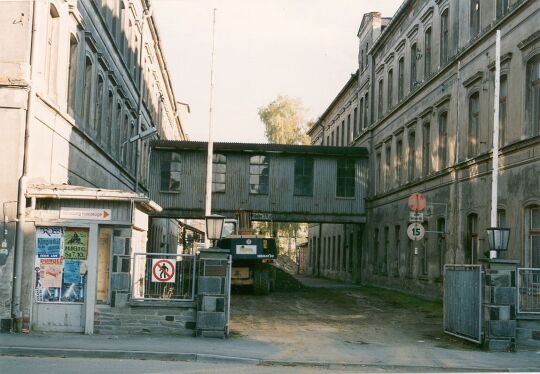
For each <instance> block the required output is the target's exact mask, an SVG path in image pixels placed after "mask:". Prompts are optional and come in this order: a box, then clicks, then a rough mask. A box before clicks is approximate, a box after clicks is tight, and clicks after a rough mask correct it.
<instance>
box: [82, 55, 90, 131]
mask: <svg viewBox="0 0 540 374" xmlns="http://www.w3.org/2000/svg"><path fill="white" fill-rule="evenodd" d="M91 104H92V60H90V57H86V60H85V64H84V93H83V123H84V126H86V127H89V126H90V105H91Z"/></svg>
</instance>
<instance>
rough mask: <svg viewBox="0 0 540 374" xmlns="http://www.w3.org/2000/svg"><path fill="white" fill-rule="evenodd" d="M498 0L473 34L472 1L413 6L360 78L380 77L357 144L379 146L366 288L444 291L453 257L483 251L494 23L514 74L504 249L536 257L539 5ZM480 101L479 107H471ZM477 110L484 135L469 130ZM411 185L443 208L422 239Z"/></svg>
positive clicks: (391, 27)
mask: <svg viewBox="0 0 540 374" xmlns="http://www.w3.org/2000/svg"><path fill="white" fill-rule="evenodd" d="M495 3H496V2H480V6H479V8H478V9H479V12H480V17H479V19H480V21H479V22H480V23H479V27H478V31H477V35H475V34H476V33H475V32H474V30H473V29H471V27H473V28H474V25H471V23H470V22H469V21H470V19H471V18H470V17H472V15H471V8H470V6H471V2H468V1H461V2H457V1H456V2H453V1H452V2H446V1H428V0H426V1H421V2H413V1H405V2H404V3H403V4H402V6H401V7H400V9H399V10H398V12H397V13H396V15H395V16H394V18H393V19H392V21H391V22H390V23H388V24H387V25H386V26H385V30H384V31H383V33H382V35H381V36H380V37H379V38H378V39H377V40H376V42H375V43H374V44H372V47H370V50H369V57H368V62H369V63H371V68H370V69H369V70H366V73H365V74H367V76H368V78H363V76H362V74H360V76H359V82H361V81H362V80H363V79H364V80H365V79H369V81H370V82H371V84H370V88H369V91H368V94H369V102H370V107H371V109H372V111H371V113H370V116H368V117H369V120H368V123H367V126H366V125H361V126H360V127H361V128H362V127H365V131H363V132H361V133H360V135H359V137H357V138H356V140H355V145H358V146H362V147H366V148H368V149H370V182H369V198H368V202H367V204H368V210H367V214H368V216H367V228H366V235H365V238H364V244H365V250H364V255H363V256H362V258H363V274H362V275H363V281H365V282H367V283H373V284H377V285H381V286H385V287H391V288H397V289H402V290H405V291H408V292H412V293H416V294H421V295H425V296H428V297H433V298H436V297H440V294H441V276H442V266H443V265H444V264H445V263H471V262H472V263H476V262H477V261H478V260H479V259H480V258H483V257H485V255H484V253H485V252H486V251H487V250H488V246H487V238H486V234H485V232H486V231H485V229H486V228H487V227H489V226H490V222H489V214H490V203H491V200H490V199H491V153H490V152H491V147H492V146H491V143H492V128H493V95H494V93H493V92H494V78H493V75H494V56H495V47H494V42H495V30H496V29H500V30H501V38H502V43H501V56H502V59H501V75H502V76H503V77H506V79H507V80H506V82H507V88H506V92H505V94H504V95H503V96H504V102H503V103H502V104H501V105H503V106H504V107H505V113H506V120H505V122H504V123H506V126H505V127H504V128H505V130H504V134H503V137H504V140H503V141H502V143H501V149H500V172H499V192H498V195H499V201H498V205H499V208H498V209H499V217H500V225H501V226H505V225H507V226H508V227H510V228H511V235H510V245H509V251H508V253H505V254H502V256H504V257H507V258H513V259H517V260H520V261H521V264H522V265H524V266H530V264H531V261H532V257H531V255H532V253H531V251H532V249H530V248H528V245H529V246H530V244H527V243H530V240H531V237H530V231H529V229H528V227H530V224H531V223H530V218H527V217H530V216H529V215H530V214H532V210H531V209H536V208H535V207H537V206H538V204H539V201H540V194H539V191H540V177H539V176H538V168H539V165H540V159H539V158H538V153H537V152H538V147H539V146H540V143H539V141H540V138H539V134H538V130H534V131H532V132H531V131H530V130H529V129H528V127H527V118H528V117H527V114H526V112H527V110H531V108H532V107H531V104H528V103H527V102H526V96H527V90H529V89H530V88H527V87H529V86H528V85H530V83H528V82H527V79H528V78H527V76H528V73H527V66H528V65H529V69H532V67H531V66H532V65H533V64H534V61H535V60H534V58H535V56H538V54H539V51H540V47H539V44H538V43H539V37H538V35H539V32H540V29H539V26H538V24H537V22H536V21H535V19H536V18H537V17H538V13H539V11H540V10H539V7H540V4H539V3H538V2H534V1H510V2H509V7H508V8H507V9H504V12H501V13H500V14H499V13H498V10H497V9H496V7H495ZM503 13H504V14H503ZM445 17H447V18H445ZM445 20H446V21H447V23H445ZM445 24H446V25H448V26H447V31H446V28H445V26H444V25H445ZM441 30H444V32H443V31H441ZM359 35H360V33H359ZM426 35H427V36H426ZM429 35H431V46H430V45H429V44H426V40H429ZM361 45H362V44H361ZM414 45H416V47H417V49H416V51H415V49H414V48H413V46H414ZM444 46H446V48H445V47H444ZM444 51H446V52H444ZM414 52H416V55H414ZM401 59H403V63H402V68H401V69H400V60H401ZM428 62H430V63H428ZM413 64H414V65H415V69H414V70H413V66H412V65H413ZM390 71H392V74H389V73H390ZM400 71H401V73H400ZM414 71H415V73H414ZM413 74H416V79H414V76H413ZM529 74H530V73H529ZM389 78H391V81H390V82H389ZM380 82H382V83H380ZM389 83H390V84H389ZM389 87H390V88H389ZM381 89H382V90H381ZM379 91H380V93H379ZM471 97H472V99H471ZM476 97H477V98H478V101H477V102H478V105H477V107H478V110H477V109H476V107H474V108H472V107H471V105H473V104H471V100H473V102H474V100H476ZM475 105H476V104H475ZM527 108H529V109H527ZM476 113H478V115H477V118H478V122H477V123H478V134H477V135H476V134H475V131H476V130H474V131H473V130H471V129H472V128H474V127H472V126H471V124H473V123H474V120H473V119H471V116H472V117H476ZM536 113H537V112H536ZM504 123H502V125H503V126H504ZM471 131H472V132H471ZM414 192H422V193H424V194H425V195H426V198H427V202H428V205H430V204H434V205H432V206H431V207H430V209H429V213H430V214H429V215H428V216H427V217H426V219H425V222H424V223H423V224H424V226H425V227H426V228H427V229H428V231H432V232H428V233H427V234H426V237H425V239H424V240H423V241H420V242H415V243H413V242H411V241H410V240H409V239H408V237H407V235H406V228H407V225H408V224H409V222H408V213H409V212H408V208H407V198H408V196H409V195H410V194H411V193H414Z"/></svg>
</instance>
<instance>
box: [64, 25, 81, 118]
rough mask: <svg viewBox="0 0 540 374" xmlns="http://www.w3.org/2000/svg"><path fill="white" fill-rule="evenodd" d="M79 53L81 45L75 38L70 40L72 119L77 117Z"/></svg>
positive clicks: (69, 95)
mask: <svg viewBox="0 0 540 374" xmlns="http://www.w3.org/2000/svg"><path fill="white" fill-rule="evenodd" d="M78 53H79V43H78V42H77V39H76V38H75V36H73V35H71V36H70V39H69V66H68V79H67V82H68V85H67V112H68V114H69V115H70V116H71V117H75V102H76V100H75V99H76V97H75V95H76V93H77V61H78V58H77V54H78Z"/></svg>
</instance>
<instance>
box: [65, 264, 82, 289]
mask: <svg viewBox="0 0 540 374" xmlns="http://www.w3.org/2000/svg"><path fill="white" fill-rule="evenodd" d="M64 283H73V284H79V283H81V262H80V261H79V260H64Z"/></svg>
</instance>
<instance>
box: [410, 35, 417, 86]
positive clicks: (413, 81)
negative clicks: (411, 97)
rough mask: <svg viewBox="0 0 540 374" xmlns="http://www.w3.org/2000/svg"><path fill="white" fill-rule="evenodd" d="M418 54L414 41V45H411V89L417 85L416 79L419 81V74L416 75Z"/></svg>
mask: <svg viewBox="0 0 540 374" xmlns="http://www.w3.org/2000/svg"><path fill="white" fill-rule="evenodd" d="M417 55H418V53H417V48H416V43H414V44H413V45H412V46H411V91H412V90H413V89H414V87H415V86H416V83H417V82H416V81H417V79H418V78H417V75H416V64H417V62H416V56H417Z"/></svg>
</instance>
